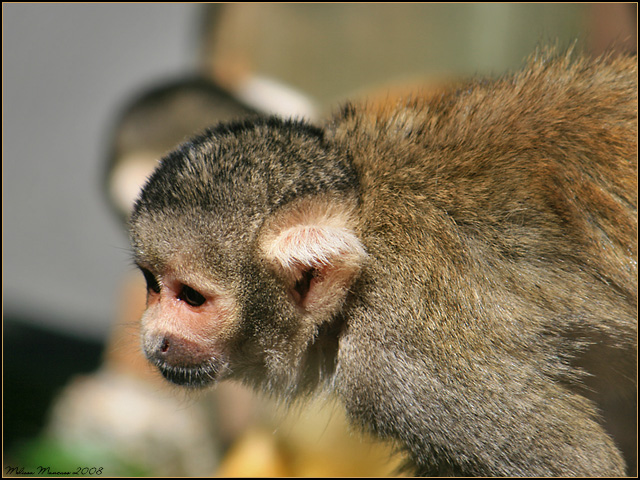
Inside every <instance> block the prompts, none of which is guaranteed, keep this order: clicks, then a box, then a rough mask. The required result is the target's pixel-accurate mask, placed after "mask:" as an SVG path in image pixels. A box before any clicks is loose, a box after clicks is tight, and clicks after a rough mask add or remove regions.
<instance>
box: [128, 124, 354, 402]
mask: <svg viewBox="0 0 640 480" xmlns="http://www.w3.org/2000/svg"><path fill="white" fill-rule="evenodd" d="M345 158H346V155H345V154H344V153H343V152H340V151H338V149H337V148H336V146H334V145H333V144H331V143H330V142H329V141H328V140H327V139H326V138H325V136H324V133H323V131H322V130H320V129H317V128H315V127H311V126H308V125H306V124H304V123H301V122H296V121H280V120H276V119H273V118H271V119H264V120H261V121H253V122H241V123H235V124H230V125H226V126H220V127H216V128H213V129H210V130H208V131H206V132H204V133H203V134H202V135H200V136H198V137H196V138H194V139H193V140H191V141H189V142H187V143H185V144H183V145H182V146H181V147H179V148H178V149H177V150H176V151H174V152H173V153H171V154H169V155H168V156H167V157H165V158H164V159H163V160H162V161H161V163H160V166H159V168H158V169H157V170H156V171H155V172H154V173H153V175H152V176H151V177H150V178H149V180H148V182H147V185H146V186H145V188H144V190H143V192H142V194H141V196H140V198H139V199H138V201H137V204H136V206H135V210H134V213H133V215H132V218H131V222H130V223H131V239H132V244H133V247H134V256H135V263H136V264H137V265H138V267H139V268H140V270H141V271H142V273H143V274H144V277H145V279H146V282H147V295H148V304H147V310H146V312H145V314H144V316H143V319H142V330H143V349H144V352H145V354H146V356H147V357H148V358H149V360H150V361H151V362H152V363H153V364H154V365H156V366H157V367H158V368H159V369H160V371H161V372H162V374H163V375H164V376H165V377H166V378H167V379H168V380H170V381H172V382H174V383H176V384H179V385H183V386H188V387H202V386H206V385H209V384H212V383H214V382H216V381H218V380H220V379H222V378H226V377H233V378H239V379H242V380H245V381H250V382H251V383H253V384H256V383H258V384H260V385H262V386H263V387H264V388H266V389H267V390H272V389H279V390H283V389H284V390H285V391H291V393H293V391H294V390H295V391H298V392H299V391H301V390H304V389H307V388H313V387H314V386H315V385H316V384H317V383H318V381H321V380H322V379H323V378H326V377H327V373H329V372H330V371H331V369H332V368H333V364H334V360H335V351H336V348H337V337H336V335H337V332H338V331H339V329H340V328H341V326H340V314H339V312H340V310H341V308H342V306H343V304H344V303H345V301H346V299H347V297H348V292H349V287H350V286H351V285H352V283H353V281H354V279H355V278H356V277H357V275H358V272H359V271H360V268H361V265H362V263H363V262H364V260H365V258H366V252H365V249H364V247H363V245H362V244H361V242H360V240H359V237H358V233H357V231H358V224H357V221H356V218H357V217H356V216H355V215H354V210H355V209H356V208H357V201H358V199H357V188H356V187H357V175H356V172H355V171H354V169H353V167H352V166H351V165H350V164H349V163H348V162H346V161H345ZM312 351H313V353H312Z"/></svg>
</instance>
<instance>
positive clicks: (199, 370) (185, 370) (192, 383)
mask: <svg viewBox="0 0 640 480" xmlns="http://www.w3.org/2000/svg"><path fill="white" fill-rule="evenodd" d="M154 363H155V366H156V367H157V368H158V370H160V373H161V374H162V376H163V377H164V378H166V379H167V380H169V381H170V382H171V383H174V384H176V385H180V386H181V387H187V388H204V387H207V386H210V385H213V384H215V383H216V382H218V381H219V380H220V377H221V375H220V371H221V370H222V369H221V368H220V366H218V365H216V364H214V363H213V362H208V363H205V364H202V365H197V366H193V367H183V366H175V365H169V364H168V363H166V362H154Z"/></svg>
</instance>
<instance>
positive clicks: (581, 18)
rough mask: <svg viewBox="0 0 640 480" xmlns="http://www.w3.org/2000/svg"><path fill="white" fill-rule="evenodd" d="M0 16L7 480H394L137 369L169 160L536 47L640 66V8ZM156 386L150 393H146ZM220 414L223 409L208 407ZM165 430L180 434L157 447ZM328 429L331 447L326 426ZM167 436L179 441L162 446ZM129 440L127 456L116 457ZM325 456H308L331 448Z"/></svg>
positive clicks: (259, 416)
mask: <svg viewBox="0 0 640 480" xmlns="http://www.w3.org/2000/svg"><path fill="white" fill-rule="evenodd" d="M2 9H3V12H2V13H3V15H2V23H3V146H2V148H3V162H2V168H3V170H2V173H3V177H2V178H3V180H2V182H3V183H2V189H3V197H2V200H3V204H2V205H3V211H2V214H3V215H2V218H3V229H2V232H3V255H2V260H3V263H2V273H3V405H4V409H3V456H4V461H3V466H7V465H8V466H28V465H34V464H38V465H41V464H43V463H44V464H48V465H51V467H52V469H53V468H58V469H59V468H62V467H61V466H60V465H61V462H62V464H64V465H66V463H64V462H65V461H66V462H71V464H73V465H75V464H77V463H78V462H80V461H81V459H82V461H85V460H86V461H85V463H86V462H87V461H90V462H93V463H92V465H84V466H93V467H96V466H98V467H99V466H100V465H105V466H110V468H111V470H110V471H107V472H105V473H106V474H107V475H120V474H122V475H135V474H138V475H144V474H154V475H163V474H167V475H207V474H209V475H215V474H220V473H221V472H223V473H226V474H238V475H240V474H247V472H246V470H242V468H243V467H236V466H234V465H236V464H235V463H234V462H236V463H237V460H236V459H238V458H239V459H242V458H246V457H243V455H247V454H245V453H243V452H244V450H243V448H245V447H244V445H251V447H247V448H251V449H252V450H250V452H251V453H249V454H248V456H249V457H251V458H253V459H256V458H261V457H260V456H259V455H258V454H257V453H256V452H258V451H261V452H263V453H264V457H265V458H266V459H267V460H265V461H264V463H262V464H261V465H262V467H263V468H264V469H263V470H257V474H258V475H261V474H262V475H265V474H268V473H273V474H277V475H286V474H294V475H306V474H318V472H319V474H327V473H335V474H342V475H347V474H356V475H357V474H370V475H371V474H375V473H380V474H386V473H388V471H387V470H384V467H380V466H379V465H378V464H377V463H375V462H373V464H372V462H371V461H370V460H365V461H364V463H365V464H366V465H369V466H371V465H373V466H371V469H370V470H366V469H365V467H362V466H358V465H356V464H354V461H353V458H355V456H356V454H353V455H351V456H350V457H349V458H350V459H349V458H347V459H346V460H345V464H347V465H346V466H345V467H344V468H343V469H342V470H339V469H338V470H336V471H329V472H327V471H326V470H322V469H321V466H322V465H323V464H326V463H327V461H326V459H324V458H320V459H316V460H315V461H312V460H309V461H307V462H306V464H305V463H304V462H302V461H299V460H296V458H298V456H300V455H302V454H299V452H298V451H297V450H296V448H293V447H292V446H291V445H290V444H289V445H287V443H286V442H287V441H286V440H278V442H276V443H274V441H273V436H272V435H271V434H272V433H273V431H274V430H278V431H279V432H284V433H288V434H289V436H290V437H293V438H298V437H296V435H297V434H298V433H297V431H296V427H295V426H289V427H283V425H286V420H282V417H277V418H278V419H277V421H274V420H271V419H270V420H265V418H266V417H267V416H269V415H270V413H265V412H263V411H262V410H261V409H262V408H266V407H261V406H260V405H261V404H260V403H258V402H256V401H255V399H253V398H252V397H251V396H250V395H249V394H247V393H246V392H237V391H233V389H231V390H230V391H228V392H226V393H224V392H222V393H219V394H215V395H214V397H215V398H213V399H208V398H205V399H203V402H200V400H197V401H196V400H192V399H188V400H186V399H184V397H180V396H179V395H176V394H175V392H167V391H166V390H165V388H164V387H163V386H160V385H159V384H156V383H155V379H154V378H153V373H152V372H149V371H147V370H145V367H144V366H143V364H144V362H140V363H138V361H139V360H140V359H139V358H138V357H139V355H140V354H139V351H138V350H137V348H138V347H137V340H136V336H135V322H136V320H137V317H138V315H139V312H140V309H141V308H142V307H141V303H140V302H142V304H143V303H144V299H142V300H140V298H141V296H142V295H143V294H144V287H142V286H141V285H140V279H139V278H137V274H136V272H135V271H134V269H133V267H132V264H131V261H130V256H129V252H128V241H127V235H126V229H125V228H124V221H126V217H127V214H128V209H129V208H130V205H131V202H132V201H133V198H135V194H136V193H137V188H138V187H139V185H140V183H141V182H142V181H143V180H144V177H145V176H146V175H147V174H148V172H149V171H150V169H151V168H152V167H153V164H154V162H155V160H156V159H157V158H158V157H159V156H161V155H162V154H163V153H164V152H166V151H167V150H169V149H170V148H171V147H172V146H174V145H176V144H177V143H179V142H180V141H181V140H182V139H184V138H185V137H186V136H187V135H189V134H190V133H192V132H195V131H197V130H199V129H201V128H203V127H204V126H205V125H207V124H211V123H215V122H216V121H219V120H226V119H229V118H237V117H242V116H245V115H251V114H253V113H255V112H272V113H276V114H281V115H285V116H290V115H295V116H301V117H306V118H309V119H310V120H312V121H318V120H319V119H321V118H322V117H323V116H325V115H326V114H327V113H329V112H330V111H331V110H332V109H334V108H336V106H337V105H339V103H340V102H341V101H342V100H344V99H346V98H351V97H371V96H373V97H376V96H377V97H379V98H386V96H388V95H390V92H392V93H393V92H397V91H399V92H401V91H408V90H411V89H412V88H413V87H414V86H416V85H421V86H427V88H429V87H430V86H434V88H435V87H437V86H440V85H442V84H444V83H446V82H447V81H452V80H456V79H459V78H463V77H465V76H469V75H475V74H480V75H499V74H501V73H503V72H505V71H508V70H513V69H516V68H518V67H519V66H521V65H522V62H523V59H524V58H525V57H526V56H528V55H529V54H531V53H532V52H533V51H534V49H535V48H536V46H537V45H541V44H548V43H554V44H558V45H559V46H560V47H561V48H566V47H568V46H570V45H572V44H573V43H574V42H575V43H576V44H577V47H578V48H579V49H584V50H587V51H588V52H590V53H592V54H599V53H601V52H602V51H604V50H605V49H607V48H610V47H613V48H615V49H616V50H619V51H635V49H636V38H637V37H636V28H637V27H636V25H637V22H636V15H637V13H636V4H613V3H608V4H576V3H572V4H508V3H500V4H409V5H400V4H393V5H392V4H371V5H367V4H306V5H305V4H229V5H225V4H217V5H206V4H189V3H180V4H149V3H145V4H135V3H128V4H117V3H114V4H25V3H10V4H3V6H2ZM130 355H133V357H132V356H130ZM132 370H135V371H133V372H132ZM123 372H125V373H126V375H125V373H123ZM127 379H134V380H133V381H132V383H128V380H127ZM145 382H146V384H147V385H149V386H150V388H149V389H148V390H145V391H144V392H142V391H139V386H140V384H145ZM116 393H118V394H119V395H120V396H117V397H116V396H115V395H116ZM165 395H166V396H165ZM159 398H161V399H162V402H164V403H162V402H160V404H158V405H155V406H154V408H157V410H153V412H154V415H155V417H154V416H150V417H149V419H148V423H146V424H144V422H142V421H140V423H141V425H139V426H136V427H135V428H138V430H136V431H135V432H134V431H133V429H134V426H132V422H133V420H132V419H137V420H140V419H141V415H140V414H139V412H141V411H151V410H152V409H151V408H150V407H149V405H150V404H149V403H145V402H153V401H158V399H159ZM175 398H178V400H175ZM239 398H241V399H242V401H239V400H238V399H239ZM165 400H166V401H165ZM209 401H211V403H212V404H215V406H216V407H215V408H214V409H210V408H209V407H203V406H201V405H200V403H207V402H209ZM100 402H103V403H104V402H106V403H108V406H111V407H112V408H113V411H111V410H109V408H108V407H106V409H102V408H105V407H104V406H103V407H101V406H99V405H98V404H100ZM174 402H175V403H174ZM229 404H231V405H232V406H233V405H235V406H236V407H237V406H238V405H240V407H238V408H236V409H235V410H234V411H232V410H233V408H231V409H230V407H229ZM176 412H179V413H176ZM180 412H181V413H180ZM181 414H183V417H184V418H182V419H181V418H178V417H180V415H181ZM127 415H130V416H127ZM165 415H169V416H171V417H172V418H176V424H175V425H174V424H170V425H166V426H165V430H158V431H153V432H150V430H152V429H153V428H156V427H157V426H155V427H151V426H150V425H153V424H154V423H155V424H157V423H158V422H157V419H158V417H162V418H165ZM329 417H331V418H334V417H333V416H331V415H329ZM329 417H327V418H329ZM322 418H324V417H322ZM307 420H308V421H310V420H311V419H309V418H307ZM169 423H170V422H169ZM295 423H296V422H293V424H295ZM298 423H300V422H298ZM256 424H259V425H261V428H253V427H252V426H255V425H256ZM302 424H304V425H307V426H308V425H309V423H305V422H302ZM118 425H120V427H118ZM122 425H125V427H126V428H125V427H122ZM194 425H197V426H199V429H198V428H196V427H194ZM274 425H276V426H274ZM322 425H323V426H322V427H321V428H319V430H323V429H324V430H325V433H326V432H331V431H332V430H331V428H330V427H329V425H332V424H330V423H329V420H327V421H326V422H325V423H323V424H322ZM337 425H338V426H337V427H336V431H338V432H343V431H344V428H343V427H342V426H341V420H339V419H338V420H337ZM118 428H120V430H118ZM87 430H91V431H90V432H87ZM196 430H197V432H196V433H193V432H194V431H196ZM307 430H308V428H307ZM96 432H97V433H96ZM167 432H168V436H173V440H169V441H167V444H166V445H165V444H162V443H163V441H164V440H163V439H164V438H165V437H167ZM247 432H249V433H247ZM265 432H266V433H267V434H266V436H265V435H263V433H265ZM336 435H338V436H340V435H342V437H344V435H343V433H337V434H336ZM330 436H331V435H330V433H329V437H330ZM303 437H304V435H303ZM342 437H341V438H342ZM347 437H349V435H347ZM300 438H302V437H300ZM300 438H299V440H298V441H297V444H298V446H300V445H303V444H304V443H305V440H304V438H302V439H300ZM305 438H306V437H305ZM123 439H127V440H126V441H125V440H123ZM129 440H131V442H134V441H135V442H137V443H127V442H128V441H129ZM307 440H308V439H307ZM351 440H352V439H350V440H349V441H351ZM123 441H124V442H125V444H126V445H127V449H128V450H129V453H131V452H135V454H134V455H133V457H134V458H133V459H132V458H131V456H129V457H127V455H125V454H123V453H122V452H119V453H115V454H111V453H109V452H110V451H111V449H113V450H117V449H116V448H115V447H113V444H114V443H116V444H117V443H118V442H120V443H121V444H122V442H123ZM243 442H244V443H243ZM318 442H321V440H318V439H315V438H314V439H313V441H312V442H311V445H313V446H314V449H315V450H316V452H319V451H323V450H321V449H320V448H318V445H319V443H318ZM334 443H335V442H334ZM92 444H93V446H92ZM139 444H145V445H144V446H139ZM177 444H181V445H183V446H184V445H188V446H189V447H188V448H184V447H183V448H182V449H181V448H180V447H178V446H176V445H177ZM78 445H83V446H84V447H86V448H85V450H86V451H84V450H83V451H80V450H81V449H80V447H78ZM256 445H258V447H256ZM138 448H139V449H138ZM354 448H356V449H357V448H359V447H357V446H356V447H354ZM260 449H262V450H260ZM298 450H300V448H298ZM365 450H366V455H373V456H374V457H375V458H381V457H384V459H385V460H386V459H387V458H388V457H389V456H390V454H388V453H380V452H379V451H378V450H376V447H373V446H371V445H370V444H367V447H366V448H365ZM208 452H211V453H210V454H209V453H208ZM234 452H236V453H234ZM238 452H239V453H238ZM236 454H237V456H236V457H234V455H236ZM333 455H335V454H333ZM385 455H386V456H385ZM203 457H207V459H206V460H205V461H203V460H202V458H203ZM335 458H337V457H335ZM363 458H366V457H363ZM162 459H164V460H165V461H164V462H163V461H162ZM47 462H48V463H47ZM74 462H75V463H74ZM101 462H102V463H101ZM296 462H297V463H296ZM329 463H330V462H329ZM335 463H336V464H337V463H339V460H336V462H335ZM239 464H240V465H245V466H246V462H243V461H240V462H239ZM312 464H313V465H314V467H313V468H315V470H314V469H313V468H311V467H308V465H312ZM292 465H297V467H296V468H297V469H296V468H293V467H292ZM303 465H307V467H304V466H303ZM319 465H320V466H319ZM354 465H355V466H354ZM79 466H80V465H79ZM325 467H326V465H325ZM225 468H226V470H225ZM234 468H235V470H234ZM268 468H271V470H268ZM305 468H307V469H306V470H305ZM349 468H351V469H352V470H349ZM58 471H59V470H58ZM310 472H311V473H310ZM4 473H7V471H5V472H4ZM93 473H96V472H93Z"/></svg>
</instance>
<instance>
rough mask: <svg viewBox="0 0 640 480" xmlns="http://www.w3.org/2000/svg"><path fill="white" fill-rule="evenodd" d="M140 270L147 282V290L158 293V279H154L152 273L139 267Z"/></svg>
mask: <svg viewBox="0 0 640 480" xmlns="http://www.w3.org/2000/svg"><path fill="white" fill-rule="evenodd" d="M140 270H141V271H142V274H143V275H144V279H145V280H146V282H147V290H148V291H151V292H154V293H160V284H159V283H158V280H156V277H154V276H153V273H151V272H150V271H149V270H147V269H146V268H142V267H141V268H140Z"/></svg>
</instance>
